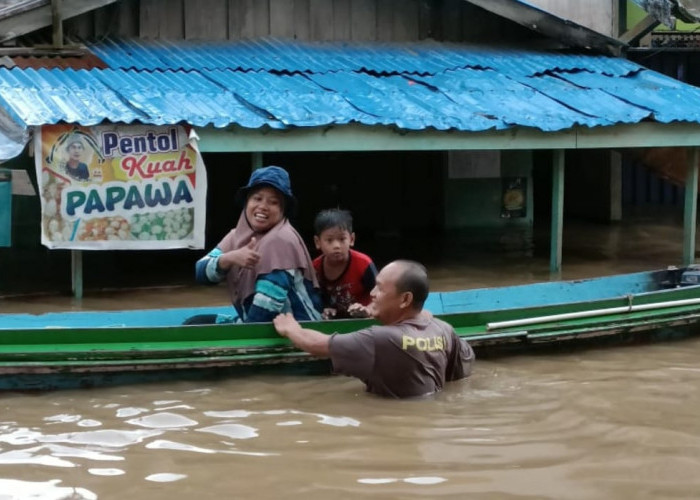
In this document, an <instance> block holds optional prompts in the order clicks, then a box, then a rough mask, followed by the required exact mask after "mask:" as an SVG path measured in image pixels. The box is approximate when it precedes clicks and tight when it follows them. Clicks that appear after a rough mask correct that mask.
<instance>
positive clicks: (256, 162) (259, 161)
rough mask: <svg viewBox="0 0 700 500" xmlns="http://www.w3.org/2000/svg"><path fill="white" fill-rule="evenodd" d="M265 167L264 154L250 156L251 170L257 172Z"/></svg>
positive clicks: (257, 153) (258, 153)
mask: <svg viewBox="0 0 700 500" xmlns="http://www.w3.org/2000/svg"><path fill="white" fill-rule="evenodd" d="M262 166H263V154H262V153H260V152H254V153H253V154H251V155H250V168H251V170H257V169H259V168H260V167H262Z"/></svg>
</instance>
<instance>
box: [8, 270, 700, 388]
mask: <svg viewBox="0 0 700 500" xmlns="http://www.w3.org/2000/svg"><path fill="white" fill-rule="evenodd" d="M681 277H683V280H681ZM681 281H683V286H681ZM699 282H700V269H695V268H694V267H691V268H689V269H687V270H684V269H678V270H660V271H651V272H642V273H634V274H624V275H616V276H608V277H600V278H592V279H584V280H577V281H552V282H545V283H535V284H527V285H518V286H509V287H500V288H485V289H473V290H463V291H455V292H435V293H431V295H430V296H429V298H428V301H427V302H426V308H427V309H428V310H430V311H431V312H432V313H433V314H434V315H436V316H438V317H440V318H442V319H443V320H445V321H447V322H449V323H450V324H452V325H453V326H454V328H455V330H456V331H457V333H458V334H459V335H460V336H462V337H464V338H466V339H467V340H468V341H469V342H470V344H471V345H472V346H473V347H474V348H475V350H476V352H477V356H485V355H488V356H493V355H502V354H511V353H516V352H531V351H534V350H536V349H541V348H559V347H562V346H564V347H566V348H569V347H575V346H579V345H589V344H592V343H596V344H601V343H602V344H613V343H620V342H628V341H638V340H648V339H650V338H652V339H656V340H669V339H674V338H679V337H685V336H689V335H694V334H697V333H700V324H699V323H700V285H698V283H699ZM227 309H228V308H189V309H167V310H138V311H119V312H108V311H100V312H68V313H47V314H41V315H29V314H3V315H0V389H3V390H7V389H10V390H27V389H54V388H64V387H79V386H94V385H104V384H110V385H111V384H123V383H132V382H138V381H145V380H161V379H164V380H171V379H174V378H192V377H201V376H210V375H220V374H234V373H242V372H250V371H253V372H259V371H262V370H269V369H271V368H275V369H276V370H279V369H280V368H281V367H290V366H291V365H299V366H302V365H309V362H310V361H313V360H312V358H310V357H309V356H308V355H307V354H305V353H302V352H300V351H298V350H296V349H294V348H293V347H292V346H291V345H290V344H289V342H288V340H286V339H284V338H281V337H279V336H278V335H277V334H276V332H275V331H274V329H273V328H272V325H270V324H237V325H197V326H194V325H193V326H183V325H182V322H183V321H184V320H185V319H186V318H187V317H189V316H192V315H194V314H206V313H215V312H226V311H227ZM370 324H371V321H370V320H338V321H323V322H317V323H309V324H308V326H309V327H310V328H314V329H317V330H320V331H323V332H326V333H329V334H330V333H334V332H337V333H345V332H350V331H353V330H356V329H359V328H363V327H366V326H368V325H370ZM317 366H318V365H317ZM322 367H323V368H321V369H322V370H328V363H327V362H326V363H324V364H323V365H322ZM287 369H288V368H287Z"/></svg>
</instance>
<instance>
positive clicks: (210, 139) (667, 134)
mask: <svg viewBox="0 0 700 500" xmlns="http://www.w3.org/2000/svg"><path fill="white" fill-rule="evenodd" d="M197 134H198V135H199V136H200V137H201V141H200V149H201V150H202V151H203V152H207V153H225V152H249V153H251V152H258V151H259V152H281V151H309V152H310V151H449V150H474V149H495V150H508V149H610V148H639V147H642V148H644V147H660V146H668V147H677V146H682V147H694V146H700V124H694V123H668V124H663V123H639V124H634V125H614V126H610V127H595V128H587V127H575V128H572V129H568V130H564V131H561V132H543V131H541V130H538V129H533V128H525V127H518V128H512V129H508V130H493V131H486V132H458V131H439V130H432V129H430V130H420V131H404V130H401V131H399V130H396V129H393V128H391V127H383V126H376V127H370V126H363V125H355V124H353V125H339V126H334V127H327V128H322V127H317V128H294V129H290V130H268V129H246V128H242V127H230V128H228V129H218V128H214V127H206V128H202V129H197Z"/></svg>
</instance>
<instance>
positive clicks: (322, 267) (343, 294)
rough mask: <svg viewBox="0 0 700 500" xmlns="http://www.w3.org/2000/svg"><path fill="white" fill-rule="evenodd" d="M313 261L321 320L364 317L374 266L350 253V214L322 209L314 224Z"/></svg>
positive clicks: (372, 283)
mask: <svg viewBox="0 0 700 500" xmlns="http://www.w3.org/2000/svg"><path fill="white" fill-rule="evenodd" d="M314 234H315V236H314V244H315V245H316V249H317V250H320V251H321V255H320V256H319V257H317V258H316V259H314V261H313V264H314V269H315V270H316V276H317V277H318V281H319V285H320V287H321V293H322V298H323V307H324V310H323V317H324V318H326V319H332V318H349V317H355V318H364V317H367V316H369V312H368V310H367V306H368V305H369V303H370V302H371V300H372V299H371V297H370V295H369V294H370V292H371V291H372V289H373V288H374V285H375V278H376V276H377V267H376V266H375V265H374V262H372V259H371V258H369V256H367V255H365V254H363V253H362V252H358V251H357V250H353V249H352V248H351V247H352V246H353V245H354V244H355V233H354V232H353V230H352V215H351V214H350V212H348V211H347V210H340V209H337V208H333V209H329V210H323V211H321V212H319V213H318V215H316V220H315V221H314Z"/></svg>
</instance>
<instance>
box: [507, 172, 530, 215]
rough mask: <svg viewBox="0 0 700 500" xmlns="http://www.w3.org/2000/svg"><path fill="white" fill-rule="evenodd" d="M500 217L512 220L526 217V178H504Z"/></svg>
mask: <svg viewBox="0 0 700 500" xmlns="http://www.w3.org/2000/svg"><path fill="white" fill-rule="evenodd" d="M502 185H503V196H502V197H501V199H502V206H501V217H503V218H504V219H514V218H518V217H526V216H527V177H504V178H503V181H502Z"/></svg>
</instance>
